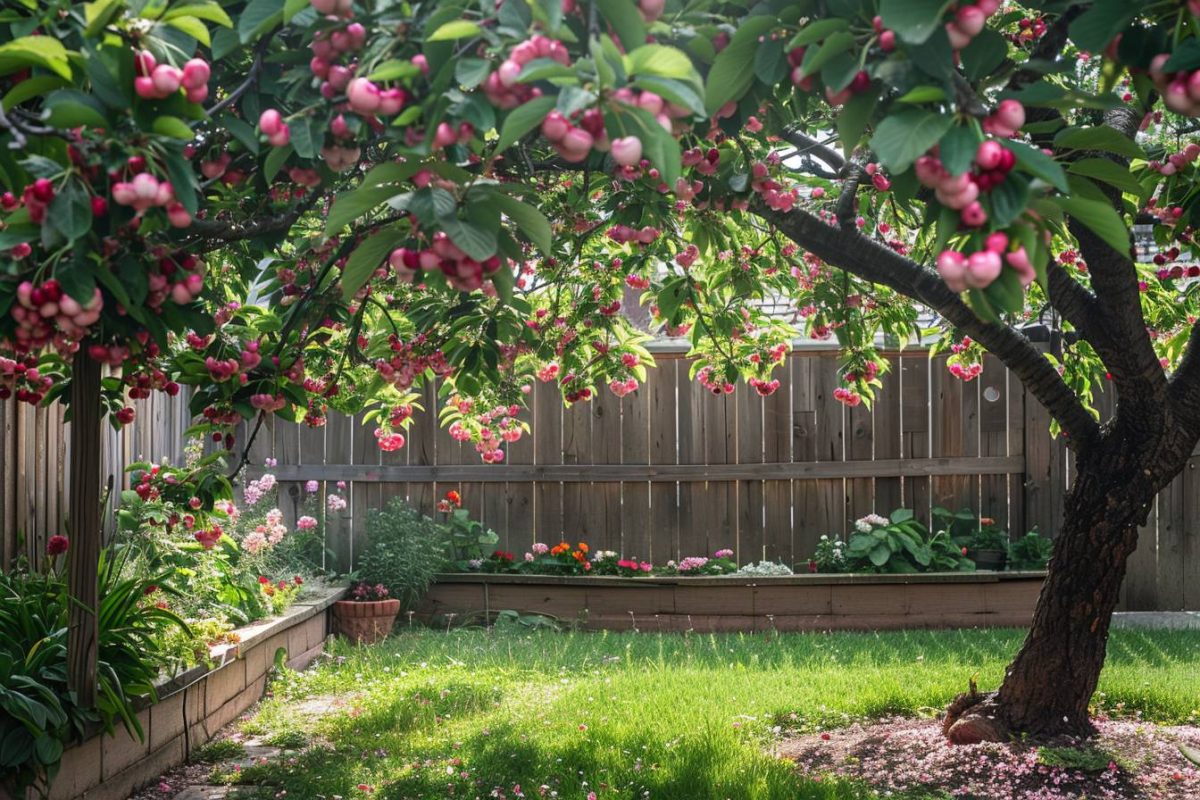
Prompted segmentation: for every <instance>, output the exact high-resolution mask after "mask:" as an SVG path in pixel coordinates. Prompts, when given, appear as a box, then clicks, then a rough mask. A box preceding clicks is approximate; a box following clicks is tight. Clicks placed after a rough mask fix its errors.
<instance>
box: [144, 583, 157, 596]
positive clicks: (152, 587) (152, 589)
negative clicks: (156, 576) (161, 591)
mask: <svg viewBox="0 0 1200 800" xmlns="http://www.w3.org/2000/svg"><path fill="white" fill-rule="evenodd" d="M157 591H158V586H157V585H156V584H153V583H152V584H150V585H149V586H147V587H146V588H145V589H142V594H144V595H150V594H154V593H155V592H157Z"/></svg>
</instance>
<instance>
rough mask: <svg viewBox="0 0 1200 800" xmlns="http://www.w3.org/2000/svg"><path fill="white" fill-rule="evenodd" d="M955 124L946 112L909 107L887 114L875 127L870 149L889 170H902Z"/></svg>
mask: <svg viewBox="0 0 1200 800" xmlns="http://www.w3.org/2000/svg"><path fill="white" fill-rule="evenodd" d="M953 125H954V118H953V117H951V116H949V115H946V114H936V113H934V112H932V111H925V110H922V109H917V108H911V109H906V110H904V111H901V112H899V113H898V114H893V115H891V116H889V117H886V118H885V119H884V120H883V121H882V122H880V123H879V124H878V125H877V126H876V127H875V135H874V136H872V137H871V149H872V150H874V151H875V154H876V155H877V156H879V160H880V161H882V162H883V164H884V166H886V167H887V168H888V170H889V171H890V172H903V171H904V170H906V169H908V168H909V167H910V166H912V163H913V162H914V161H916V160H917V158H919V157H920V156H922V155H924V154H925V153H926V151H928V150H929V148H931V147H933V146H934V145H935V144H937V143H938V141H940V140H941V138H942V136H944V135H945V134H946V131H948V130H950V128H951V127H952V126H953Z"/></svg>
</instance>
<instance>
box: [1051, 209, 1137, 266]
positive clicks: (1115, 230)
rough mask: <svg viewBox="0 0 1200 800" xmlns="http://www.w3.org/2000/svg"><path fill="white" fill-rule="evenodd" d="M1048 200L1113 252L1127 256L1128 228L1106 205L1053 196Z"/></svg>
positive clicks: (1113, 210) (1114, 211)
mask: <svg viewBox="0 0 1200 800" xmlns="http://www.w3.org/2000/svg"><path fill="white" fill-rule="evenodd" d="M1049 199H1050V202H1052V203H1054V204H1055V205H1057V206H1058V207H1059V208H1061V209H1062V210H1063V211H1065V212H1066V213H1067V214H1069V215H1070V216H1071V217H1072V218H1074V219H1076V220H1078V221H1079V222H1080V223H1081V224H1083V225H1086V226H1087V227H1088V228H1089V229H1090V230H1091V231H1092V232H1093V233H1095V234H1096V235H1097V236H1099V237H1100V238H1101V239H1103V240H1104V241H1105V242H1106V243H1107V244H1108V246H1109V247H1111V248H1112V249H1113V250H1116V251H1117V252H1118V253H1120V254H1121V255H1128V254H1129V247H1130V239H1129V228H1128V227H1126V225H1125V221H1124V220H1123V219H1122V218H1121V215H1120V214H1118V213H1117V212H1116V210H1115V209H1114V208H1113V207H1112V206H1110V205H1109V204H1108V203H1101V202H1099V201H1098V200H1087V199H1084V198H1082V197H1061V196H1055V197H1051V198H1049Z"/></svg>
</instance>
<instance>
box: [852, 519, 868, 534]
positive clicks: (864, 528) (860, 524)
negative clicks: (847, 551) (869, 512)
mask: <svg viewBox="0 0 1200 800" xmlns="http://www.w3.org/2000/svg"><path fill="white" fill-rule="evenodd" d="M854 527H855V529H856V530H857V531H858V532H859V533H870V532H871V523H869V522H867V521H866V520H865V519H860V520H855V522H854Z"/></svg>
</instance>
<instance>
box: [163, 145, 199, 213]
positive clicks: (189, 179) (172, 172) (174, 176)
mask: <svg viewBox="0 0 1200 800" xmlns="http://www.w3.org/2000/svg"><path fill="white" fill-rule="evenodd" d="M163 163H165V164H166V165H167V175H168V177H170V179H171V185H172V186H174V187H175V197H176V198H177V199H178V200H179V202H180V203H181V204H182V205H183V207H184V208H185V209H187V212H188V213H189V214H191V215H192V216H195V215H196V212H197V210H199V201H198V199H197V197H196V195H197V193H198V192H199V191H200V183H199V181H197V180H196V172H195V170H194V169H193V168H192V165H191V164H190V163H188V161H187V160H186V159H184V157H183V153H182V152H180V151H179V150H177V149H175V148H168V147H164V148H163Z"/></svg>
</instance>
